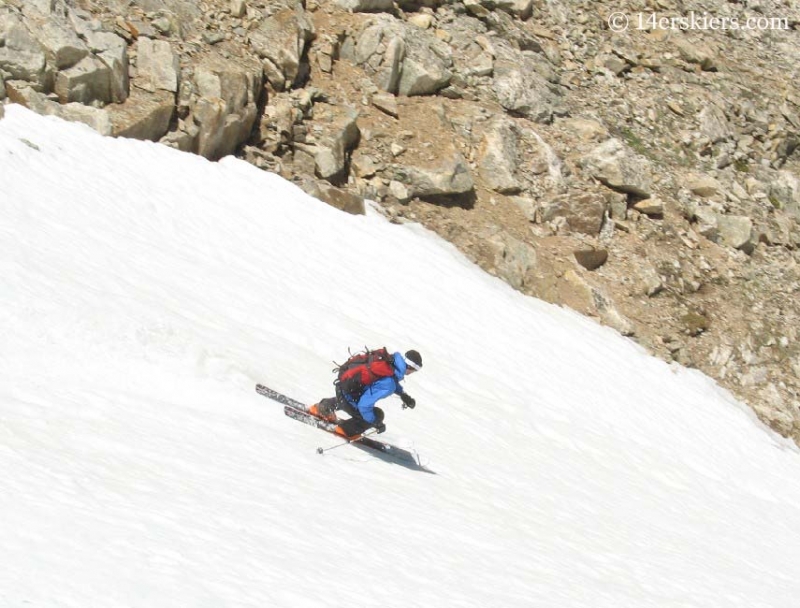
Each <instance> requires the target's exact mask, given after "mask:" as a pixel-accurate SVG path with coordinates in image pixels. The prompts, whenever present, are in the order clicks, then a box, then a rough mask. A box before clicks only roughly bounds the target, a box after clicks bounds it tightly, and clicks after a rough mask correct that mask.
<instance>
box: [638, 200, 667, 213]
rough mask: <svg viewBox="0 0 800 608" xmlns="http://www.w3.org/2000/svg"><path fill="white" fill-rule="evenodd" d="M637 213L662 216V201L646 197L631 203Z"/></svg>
mask: <svg viewBox="0 0 800 608" xmlns="http://www.w3.org/2000/svg"><path fill="white" fill-rule="evenodd" d="M633 208H634V209H636V211H638V212H639V213H644V214H645V215H647V216H650V217H663V216H664V201H662V200H661V199H658V198H646V199H644V200H642V201H639V202H638V203H635V204H634V205H633Z"/></svg>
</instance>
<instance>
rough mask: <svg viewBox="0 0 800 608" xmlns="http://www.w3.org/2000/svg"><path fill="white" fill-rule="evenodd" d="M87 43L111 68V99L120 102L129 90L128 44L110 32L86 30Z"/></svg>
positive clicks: (126, 96)
mask: <svg viewBox="0 0 800 608" xmlns="http://www.w3.org/2000/svg"><path fill="white" fill-rule="evenodd" d="M87 43H88V44H89V48H90V49H91V50H92V52H93V53H95V54H96V55H97V57H98V58H99V59H100V60H101V61H102V62H103V63H105V64H106V65H107V66H108V68H109V69H110V70H111V101H113V102H115V103H122V102H123V101H125V100H126V99H127V98H128V94H129V92H130V79H129V71H128V68H129V62H128V45H127V44H126V42H125V40H124V39H123V38H122V37H120V36H117V35H116V34H113V33H111V32H102V31H101V32H88V33H87Z"/></svg>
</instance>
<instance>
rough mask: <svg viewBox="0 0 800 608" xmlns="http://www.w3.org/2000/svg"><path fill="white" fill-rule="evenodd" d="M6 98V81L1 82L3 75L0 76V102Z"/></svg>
mask: <svg viewBox="0 0 800 608" xmlns="http://www.w3.org/2000/svg"><path fill="white" fill-rule="evenodd" d="M5 98H6V81H5V80H3V75H2V74H0V101H3V100H4V99H5Z"/></svg>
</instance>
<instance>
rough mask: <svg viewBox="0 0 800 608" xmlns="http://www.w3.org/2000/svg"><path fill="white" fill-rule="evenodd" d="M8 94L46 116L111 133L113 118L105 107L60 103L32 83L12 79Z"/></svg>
mask: <svg viewBox="0 0 800 608" xmlns="http://www.w3.org/2000/svg"><path fill="white" fill-rule="evenodd" d="M7 87H8V88H7V90H8V96H9V99H10V100H11V102H12V103H18V104H20V105H22V106H25V107H26V108H28V109H29V110H32V111H33V112H36V113H37V114H42V115H44V116H58V117H59V118H61V119H63V120H68V121H70V122H80V123H83V124H85V125H87V126H89V127H91V128H92V129H94V130H95V131H97V132H98V133H100V134H101V135H111V133H112V130H113V129H112V125H111V119H110V117H109V115H108V112H106V111H105V110H104V109H100V108H94V107H92V106H85V105H83V104H81V103H75V102H72V103H67V104H63V105H62V104H60V103H56V102H55V101H51V100H49V99H48V98H47V97H46V96H45V95H43V94H42V93H39V92H38V91H35V90H34V89H33V88H32V87H31V86H30V83H27V82H24V81H19V80H17V81H10V82H8V83H7Z"/></svg>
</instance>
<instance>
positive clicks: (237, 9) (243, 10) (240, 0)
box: [231, 0, 247, 19]
mask: <svg viewBox="0 0 800 608" xmlns="http://www.w3.org/2000/svg"><path fill="white" fill-rule="evenodd" d="M246 14H247V2H245V0H231V17H235V18H237V19H241V18H242V17H244V16H245V15H246Z"/></svg>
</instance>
